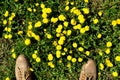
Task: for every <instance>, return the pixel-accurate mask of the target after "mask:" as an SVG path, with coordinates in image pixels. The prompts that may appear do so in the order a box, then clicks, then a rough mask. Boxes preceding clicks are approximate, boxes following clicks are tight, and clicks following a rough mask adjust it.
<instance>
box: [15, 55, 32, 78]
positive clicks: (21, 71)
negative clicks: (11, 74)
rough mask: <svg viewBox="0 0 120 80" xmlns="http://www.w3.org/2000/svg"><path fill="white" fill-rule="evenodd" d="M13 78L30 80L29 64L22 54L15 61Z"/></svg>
mask: <svg viewBox="0 0 120 80" xmlns="http://www.w3.org/2000/svg"><path fill="white" fill-rule="evenodd" d="M15 76H16V80H32V77H31V71H30V66H29V63H28V61H27V59H26V58H25V56H24V55H23V54H22V55H19V56H18V58H17V59H16V65H15Z"/></svg>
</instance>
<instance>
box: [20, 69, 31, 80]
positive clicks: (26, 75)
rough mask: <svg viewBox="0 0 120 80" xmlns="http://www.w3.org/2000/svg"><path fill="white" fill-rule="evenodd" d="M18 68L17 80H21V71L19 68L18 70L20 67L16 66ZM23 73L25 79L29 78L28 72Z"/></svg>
mask: <svg viewBox="0 0 120 80" xmlns="http://www.w3.org/2000/svg"><path fill="white" fill-rule="evenodd" d="M18 70H19V75H20V76H19V80H23V77H22V72H21V70H20V68H19V67H18ZM24 73H25V75H24V78H25V80H28V79H29V76H30V75H29V73H28V72H26V71H25V72H24Z"/></svg>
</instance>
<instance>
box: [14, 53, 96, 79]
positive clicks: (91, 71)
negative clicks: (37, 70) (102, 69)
mask: <svg viewBox="0 0 120 80" xmlns="http://www.w3.org/2000/svg"><path fill="white" fill-rule="evenodd" d="M15 76H16V80H32V73H31V71H30V65H29V62H28V61H27V59H26V58H25V56H24V55H19V56H18V58H17V60H16V65H15ZM79 80H96V64H95V62H94V61H93V60H92V59H89V60H88V61H87V63H86V64H84V65H83V66H82V70H81V73H80V78H79Z"/></svg>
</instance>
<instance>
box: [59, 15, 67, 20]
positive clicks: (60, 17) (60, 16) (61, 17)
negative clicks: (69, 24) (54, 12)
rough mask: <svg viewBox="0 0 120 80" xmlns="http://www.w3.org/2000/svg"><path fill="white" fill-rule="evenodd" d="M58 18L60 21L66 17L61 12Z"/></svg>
mask: <svg viewBox="0 0 120 80" xmlns="http://www.w3.org/2000/svg"><path fill="white" fill-rule="evenodd" d="M58 19H59V20H60V21H64V20H65V19H66V17H65V16H64V15H63V14H61V15H59V16H58Z"/></svg>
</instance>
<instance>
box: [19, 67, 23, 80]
mask: <svg viewBox="0 0 120 80" xmlns="http://www.w3.org/2000/svg"><path fill="white" fill-rule="evenodd" d="M18 70H19V72H18V73H19V75H20V76H19V80H22V72H21V70H20V68H19V67H18Z"/></svg>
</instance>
